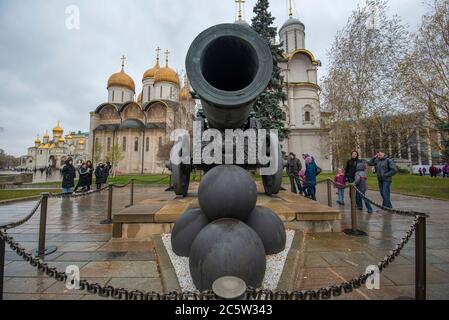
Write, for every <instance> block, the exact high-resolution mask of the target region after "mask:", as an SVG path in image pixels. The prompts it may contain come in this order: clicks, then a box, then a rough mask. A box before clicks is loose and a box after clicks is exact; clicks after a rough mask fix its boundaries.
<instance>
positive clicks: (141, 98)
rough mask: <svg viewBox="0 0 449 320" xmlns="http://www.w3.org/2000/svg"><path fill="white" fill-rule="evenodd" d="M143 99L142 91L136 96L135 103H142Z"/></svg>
mask: <svg viewBox="0 0 449 320" xmlns="http://www.w3.org/2000/svg"><path fill="white" fill-rule="evenodd" d="M142 100H143V91H141V92H140V93H139V96H138V97H137V103H139V104H142Z"/></svg>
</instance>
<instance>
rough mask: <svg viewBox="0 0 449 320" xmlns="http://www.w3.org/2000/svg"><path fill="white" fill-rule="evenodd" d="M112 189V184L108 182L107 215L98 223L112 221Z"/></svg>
mask: <svg viewBox="0 0 449 320" xmlns="http://www.w3.org/2000/svg"><path fill="white" fill-rule="evenodd" d="M113 190H114V185H113V184H110V185H109V186H108V211H107V212H108V217H107V218H106V220H103V221H101V222H100V224H111V223H112V191H113Z"/></svg>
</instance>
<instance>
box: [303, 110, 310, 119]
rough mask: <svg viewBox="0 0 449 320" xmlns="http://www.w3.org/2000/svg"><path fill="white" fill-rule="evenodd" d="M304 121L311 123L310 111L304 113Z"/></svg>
mask: <svg viewBox="0 0 449 320" xmlns="http://www.w3.org/2000/svg"><path fill="white" fill-rule="evenodd" d="M304 121H305V122H310V111H306V112H305V113H304Z"/></svg>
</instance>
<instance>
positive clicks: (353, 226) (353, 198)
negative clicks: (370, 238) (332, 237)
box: [343, 184, 367, 236]
mask: <svg viewBox="0 0 449 320" xmlns="http://www.w3.org/2000/svg"><path fill="white" fill-rule="evenodd" d="M349 194H350V198H351V229H345V230H343V232H344V233H346V234H347V235H349V236H367V234H366V232H364V231H361V230H358V229H357V205H356V194H357V191H356V189H355V186H354V185H353V184H351V185H350V186H349Z"/></svg>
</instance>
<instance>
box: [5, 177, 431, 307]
mask: <svg viewBox="0 0 449 320" xmlns="http://www.w3.org/2000/svg"><path fill="white" fill-rule="evenodd" d="M164 179H165V178H164ZM329 181H332V182H333V180H331V179H327V180H323V181H320V183H323V182H327V183H328V186H329V185H331V183H330V182H329ZM130 184H131V188H133V186H134V179H131V180H130V181H129V182H128V183H126V184H124V185H120V186H116V185H113V184H112V185H108V186H107V187H104V188H102V189H99V190H96V191H93V192H90V193H88V194H92V193H96V192H100V191H102V190H105V189H109V191H110V192H111V191H112V189H113V188H114V187H116V188H124V187H126V186H128V185H130ZM351 186H353V185H351ZM353 187H354V190H355V191H356V192H358V193H359V194H360V195H361V196H362V197H363V198H364V199H366V200H367V201H368V202H370V203H371V204H373V205H374V206H376V207H379V208H380V209H382V210H385V211H386V212H390V213H393V214H399V215H405V216H413V217H414V218H415V220H414V222H413V224H412V225H411V226H410V229H409V230H408V231H407V232H406V234H405V236H404V237H403V238H402V239H401V242H400V243H399V244H397V245H396V247H395V249H393V250H391V251H390V252H389V254H388V255H387V256H385V257H384V258H383V259H382V260H381V261H380V262H379V263H378V268H379V271H380V272H382V271H384V270H385V269H386V268H387V267H388V265H389V264H390V263H392V262H393V261H394V260H395V258H396V257H398V256H399V255H400V253H401V250H402V249H403V248H404V246H405V245H406V244H407V243H408V242H409V241H410V239H411V238H412V236H413V235H414V233H415V231H416V230H417V228H418V225H419V223H420V220H421V219H422V220H424V228H425V218H426V217H428V215H427V214H424V213H419V212H413V211H411V212H407V211H402V210H396V209H391V208H385V207H383V206H382V205H379V204H377V203H375V202H374V201H372V200H370V199H369V198H367V197H366V196H365V195H364V194H363V193H362V192H361V191H360V190H358V189H357V188H356V187H355V186H353ZM46 197H47V198H48V195H47V196H46ZM53 197H59V195H53ZM43 198H44V197H42V198H41V199H40V200H39V201H38V202H37V203H36V205H35V206H34V207H33V209H32V210H31V212H30V213H29V214H28V215H27V216H26V217H24V218H23V219H21V220H19V221H16V222H13V223H10V224H7V225H3V226H0V242H3V243H5V244H8V245H9V246H10V248H11V249H12V250H13V251H14V252H16V254H17V255H18V256H20V257H22V258H23V260H25V261H26V262H28V263H29V264H30V265H31V266H33V267H35V268H37V269H38V270H39V271H41V272H43V273H45V274H46V275H47V276H49V277H51V278H54V279H56V280H57V281H60V282H66V281H67V279H68V277H69V276H68V275H67V274H66V273H65V272H61V271H58V270H57V269H56V268H55V267H50V266H49V265H48V264H47V263H45V262H44V260H43V259H41V257H40V256H39V257H36V256H35V255H33V254H32V253H30V252H28V251H27V250H26V249H25V248H24V247H22V246H21V245H20V244H19V243H18V242H17V241H15V240H14V238H13V237H12V236H10V235H9V234H8V233H7V230H8V229H12V228H15V227H18V226H20V225H22V224H24V223H26V222H27V221H29V220H30V219H31V217H32V216H33V215H34V214H35V213H36V212H37V209H38V208H39V206H41V205H42V201H43V200H42V199H43ZM47 198H46V199H47ZM424 244H425V242H424ZM424 261H425V259H424ZM0 263H4V262H3V261H0ZM424 263H425V262H424ZM373 274H374V271H371V272H369V273H363V274H361V275H360V276H359V277H357V278H353V279H351V280H349V281H346V282H343V283H341V284H339V285H332V286H328V287H325V288H320V289H318V290H302V291H291V292H289V291H283V290H277V291H276V290H266V289H254V288H247V290H246V293H245V296H244V297H245V298H246V299H247V300H320V299H324V300H326V299H331V298H333V297H338V296H341V295H342V294H345V293H351V292H353V291H354V290H355V289H358V288H360V287H361V286H362V285H363V284H365V283H366V281H367V280H368V279H369V278H370V277H371V276H372V275H373ZM423 286H424V290H423V292H424V294H423V295H424V298H425V283H424V285H423ZM0 289H2V288H0ZM79 289H80V290H83V291H86V292H87V293H89V294H96V295H98V296H100V297H105V298H112V299H117V300H216V299H219V297H218V296H216V294H215V293H214V292H213V291H205V292H198V291H185V292H178V291H173V292H168V293H160V292H153V291H152V292H145V291H140V290H128V289H124V288H115V287H113V286H102V285H100V284H98V283H91V282H89V281H87V280H80V283H79Z"/></svg>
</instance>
